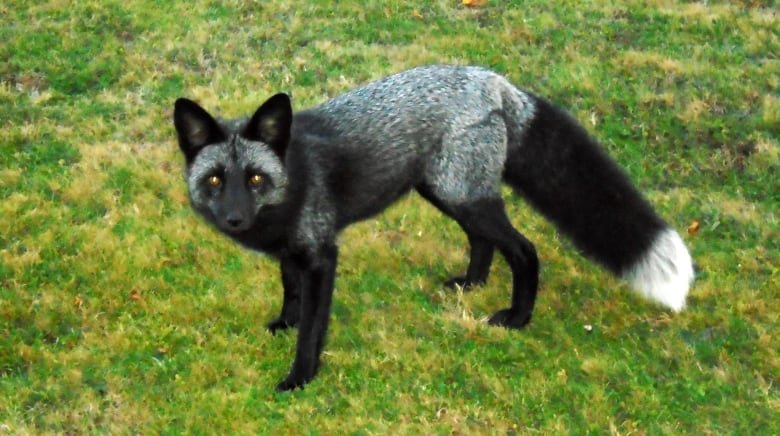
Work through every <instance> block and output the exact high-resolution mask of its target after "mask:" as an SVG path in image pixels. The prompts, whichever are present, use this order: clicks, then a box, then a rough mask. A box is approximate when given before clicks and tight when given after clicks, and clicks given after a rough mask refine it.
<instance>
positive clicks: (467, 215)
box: [452, 199, 539, 329]
mask: <svg viewBox="0 0 780 436" xmlns="http://www.w3.org/2000/svg"><path fill="white" fill-rule="evenodd" d="M452 212H453V213H452V216H453V217H454V218H455V219H456V220H458V223H460V225H461V226H463V228H464V229H466V230H467V231H468V232H469V233H473V234H475V235H478V236H479V237H481V238H484V239H485V240H486V241H488V242H489V243H491V244H493V245H495V246H496V247H498V249H499V250H500V251H501V254H502V255H503V256H504V257H505V258H506V260H507V262H508V263H509V266H510V268H511V269H512V282H513V283H512V306H511V307H509V308H508V309H504V310H501V311H498V312H496V314H494V315H493V316H492V317H491V318H490V321H489V323H490V324H491V325H500V326H504V327H509V328H518V329H519V328H522V327H523V326H525V325H526V324H528V322H529V321H530V320H531V312H532V311H533V308H534V303H535V302H536V293H537V289H538V286H539V260H538V258H537V256H536V249H535V248H534V246H533V244H532V243H531V242H530V241H529V240H528V239H526V238H525V237H524V236H523V235H521V234H520V233H519V232H518V231H517V230H515V228H514V227H512V223H511V222H510V221H509V218H508V217H507V216H506V212H505V210H504V204H503V201H502V200H501V199H492V200H483V201H479V202H476V203H472V204H468V205H460V206H457V207H453V208H452Z"/></svg>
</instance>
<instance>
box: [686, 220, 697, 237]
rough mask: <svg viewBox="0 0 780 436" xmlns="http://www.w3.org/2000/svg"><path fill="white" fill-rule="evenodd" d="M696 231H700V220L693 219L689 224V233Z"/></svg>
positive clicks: (693, 233)
mask: <svg viewBox="0 0 780 436" xmlns="http://www.w3.org/2000/svg"><path fill="white" fill-rule="evenodd" d="M696 233H699V222H698V221H696V220H693V222H692V223H691V225H689V226H688V234H689V235H695V234H696Z"/></svg>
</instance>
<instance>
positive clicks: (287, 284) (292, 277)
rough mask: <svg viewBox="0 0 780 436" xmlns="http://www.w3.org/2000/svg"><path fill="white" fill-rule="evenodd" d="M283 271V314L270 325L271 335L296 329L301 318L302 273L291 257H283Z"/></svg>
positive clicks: (281, 261) (281, 262) (281, 264)
mask: <svg viewBox="0 0 780 436" xmlns="http://www.w3.org/2000/svg"><path fill="white" fill-rule="evenodd" d="M280 268H281V270H282V287H283V288H284V300H283V301H282V313H280V314H279V317H278V318H276V319H275V320H273V321H271V322H269V323H268V330H270V331H271V334H274V335H275V334H276V332H277V331H280V330H286V329H288V328H290V327H295V326H296V325H297V324H298V320H299V319H300V316H301V292H300V282H301V274H302V272H301V271H300V269H299V268H298V267H297V266H296V264H295V262H294V261H293V260H292V259H291V258H290V257H289V256H286V255H285V256H283V257H282V258H281V260H280Z"/></svg>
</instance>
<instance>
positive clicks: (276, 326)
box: [266, 317, 298, 335]
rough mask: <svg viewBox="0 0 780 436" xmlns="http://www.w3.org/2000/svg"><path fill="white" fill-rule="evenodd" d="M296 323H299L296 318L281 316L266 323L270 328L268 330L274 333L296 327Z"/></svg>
mask: <svg viewBox="0 0 780 436" xmlns="http://www.w3.org/2000/svg"><path fill="white" fill-rule="evenodd" d="M296 324H298V322H297V321H296V320H291V319H287V318H282V317H279V318H277V319H275V320H273V321H271V322H269V323H268V324H267V325H266V327H267V328H268V331H270V332H271V334H272V335H276V332H278V331H283V330H287V329H289V328H292V327H295V325H296Z"/></svg>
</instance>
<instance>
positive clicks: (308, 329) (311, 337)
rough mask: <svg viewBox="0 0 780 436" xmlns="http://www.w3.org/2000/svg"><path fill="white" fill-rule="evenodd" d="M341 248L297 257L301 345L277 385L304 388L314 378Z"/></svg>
mask: <svg viewBox="0 0 780 436" xmlns="http://www.w3.org/2000/svg"><path fill="white" fill-rule="evenodd" d="M337 257H338V250H337V248H336V247H335V246H328V247H321V248H320V249H318V250H317V251H316V253H305V254H300V255H295V256H294V261H295V262H296V263H297V264H298V266H299V268H300V270H301V271H302V272H303V273H302V274H301V279H302V280H301V283H300V288H299V289H300V291H301V304H300V310H301V311H300V321H299V326H298V344H297V346H296V349H295V361H294V362H293V365H292V368H291V369H290V373H289V374H288V375H287V377H286V378H285V379H284V380H283V381H282V382H281V383H279V384H278V385H277V386H276V389H277V390H280V391H287V390H291V389H295V388H299V387H303V385H305V384H306V383H308V382H309V381H311V380H312V378H314V375H315V374H316V372H317V368H318V367H319V363H320V353H321V352H322V348H323V345H324V343H325V333H326V332H327V329H328V320H329V318H330V305H331V301H332V299H333V282H334V279H335V276H336V261H337Z"/></svg>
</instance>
